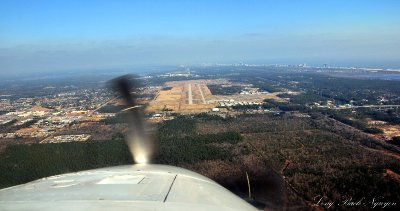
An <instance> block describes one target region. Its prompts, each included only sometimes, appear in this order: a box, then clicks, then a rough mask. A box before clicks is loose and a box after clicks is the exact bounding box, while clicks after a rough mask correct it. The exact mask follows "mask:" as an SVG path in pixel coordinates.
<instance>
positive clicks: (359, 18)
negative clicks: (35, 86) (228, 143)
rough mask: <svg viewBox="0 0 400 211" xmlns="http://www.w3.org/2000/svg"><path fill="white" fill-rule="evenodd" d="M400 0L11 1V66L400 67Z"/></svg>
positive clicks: (3, 51)
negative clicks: (206, 64)
mask: <svg viewBox="0 0 400 211" xmlns="http://www.w3.org/2000/svg"><path fill="white" fill-rule="evenodd" d="M399 8H400V2H398V1H390V0H386V1H351V2H350V1H343V0H339V1H311V0H309V1H301V2H298V1H279V2H276V1H251V2H249V1H235V2H234V4H233V3H232V2H230V1H170V2H168V3H166V2H162V1H146V2H133V1H132V2H131V1H112V2H111V1H84V2H81V1H65V2H64V1H57V2H55V1H19V0H17V1H5V2H3V3H2V5H1V6H0V68H1V72H2V73H3V75H7V74H9V73H10V74H11V73H12V74H21V73H34V72H43V71H45V72H46V71H55V72H56V71H68V70H82V71H85V70H94V69H107V68H110V69H113V68H120V69H123V68H133V67H141V66H164V65H199V64H202V63H238V62H245V63H259V64H260V63H263V64H275V63H277V64H299V63H307V64H310V65H322V64H328V65H332V66H358V67H381V68H400V61H399V60H398V58H400V25H399V21H400V14H399V13H398V9H399Z"/></svg>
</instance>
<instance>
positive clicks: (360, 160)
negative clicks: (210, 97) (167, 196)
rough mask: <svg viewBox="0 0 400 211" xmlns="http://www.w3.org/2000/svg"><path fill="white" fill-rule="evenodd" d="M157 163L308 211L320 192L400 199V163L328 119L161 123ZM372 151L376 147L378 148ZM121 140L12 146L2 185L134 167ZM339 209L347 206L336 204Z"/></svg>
mask: <svg viewBox="0 0 400 211" xmlns="http://www.w3.org/2000/svg"><path fill="white" fill-rule="evenodd" d="M156 127H157V130H156V131H155V133H154V134H153V136H152V137H154V138H155V141H156V143H158V144H157V146H158V148H157V149H158V150H157V152H156V154H155V156H154V159H153V163H160V164H169V165H177V166H182V167H185V168H189V169H191V170H194V171H197V172H199V173H201V174H204V175H206V176H208V177H210V178H212V179H214V180H216V181H217V182H219V183H220V184H222V185H224V186H225V187H227V188H228V189H230V190H232V191H233V192H235V193H236V194H238V195H240V196H244V195H245V193H246V190H247V187H246V180H245V176H244V175H245V173H246V172H247V173H248V174H249V175H250V178H251V183H252V185H253V187H254V188H253V197H254V198H255V199H256V200H258V201H261V202H263V203H265V204H267V206H268V207H270V208H277V207H288V208H290V207H297V208H298V209H304V210H307V209H308V208H309V205H307V204H308V203H310V202H313V198H314V197H315V196H317V195H321V194H322V195H325V196H327V197H329V198H330V199H332V200H340V199H341V198H342V197H345V196H352V197H353V198H359V197H366V198H371V197H374V196H382V197H384V199H385V200H389V201H390V200H394V201H398V200H400V198H399V195H398V194H395V193H397V190H398V189H399V188H400V186H399V183H398V182H397V181H396V180H395V179H394V177H393V178H392V177H391V176H390V175H388V174H387V173H386V172H394V174H400V172H399V169H400V164H399V162H398V160H396V159H395V158H393V157H391V156H390V155H387V154H385V153H384V150H385V149H384V148H383V147H382V146H379V145H374V146H372V145H371V144H374V143H373V142H371V140H368V137H367V136H365V135H363V133H362V132H356V131H354V129H351V128H349V127H345V126H343V125H341V124H339V123H338V122H336V121H334V120H332V119H329V118H326V117H325V116H323V115H320V114H319V115H315V116H313V117H311V118H296V117H293V116H291V115H279V116H275V115H272V114H271V115H270V114H265V115H240V116H237V117H235V118H226V119H224V118H221V117H215V116H210V115H207V114H199V115H194V116H178V117H177V118H176V119H174V120H171V121H167V122H163V123H159V124H158V125H156ZM371 147H372V148H371ZM132 163H133V161H132V158H131V155H130V152H129V151H128V149H127V147H126V146H125V143H124V141H123V140H121V136H119V138H115V139H114V140H104V141H89V142H83V143H82V142H80V143H78V142H72V143H61V144H32V145H10V146H8V147H7V148H6V149H5V151H4V152H2V153H1V154H0V171H1V172H2V174H1V177H0V185H1V187H7V186H10V185H16V184H20V183H24V182H28V181H31V180H34V179H38V178H42V177H45V176H50V175H55V174H60V173H66V172H73V171H79V170H84V169H92V168H99V167H106V166H114V165H123V164H132ZM335 209H340V207H336V208H335Z"/></svg>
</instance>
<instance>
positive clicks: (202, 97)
mask: <svg viewBox="0 0 400 211" xmlns="http://www.w3.org/2000/svg"><path fill="white" fill-rule="evenodd" d="M196 86H197V88H198V89H199V91H200V95H201V99H202V100H203V103H204V104H206V99H205V98H204V94H203V90H201V87H200V85H199V84H196Z"/></svg>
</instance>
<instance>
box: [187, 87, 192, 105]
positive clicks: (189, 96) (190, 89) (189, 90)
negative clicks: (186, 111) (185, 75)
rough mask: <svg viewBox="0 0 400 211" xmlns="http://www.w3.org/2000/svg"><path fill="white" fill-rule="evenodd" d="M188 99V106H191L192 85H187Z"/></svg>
mask: <svg viewBox="0 0 400 211" xmlns="http://www.w3.org/2000/svg"><path fill="white" fill-rule="evenodd" d="M188 98H189V104H190V105H191V104H193V96H192V84H189V87H188Z"/></svg>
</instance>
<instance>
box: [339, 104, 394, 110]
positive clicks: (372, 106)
mask: <svg viewBox="0 0 400 211" xmlns="http://www.w3.org/2000/svg"><path fill="white" fill-rule="evenodd" d="M399 107H400V105H363V106H349V107H337V108H333V109H352V108H399Z"/></svg>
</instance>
